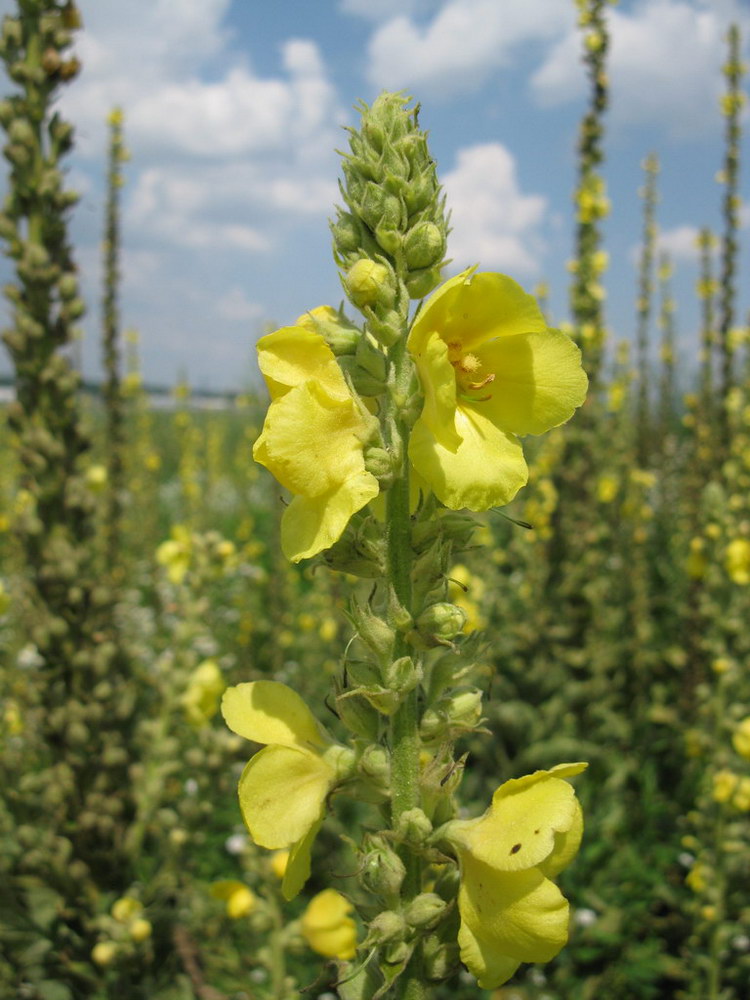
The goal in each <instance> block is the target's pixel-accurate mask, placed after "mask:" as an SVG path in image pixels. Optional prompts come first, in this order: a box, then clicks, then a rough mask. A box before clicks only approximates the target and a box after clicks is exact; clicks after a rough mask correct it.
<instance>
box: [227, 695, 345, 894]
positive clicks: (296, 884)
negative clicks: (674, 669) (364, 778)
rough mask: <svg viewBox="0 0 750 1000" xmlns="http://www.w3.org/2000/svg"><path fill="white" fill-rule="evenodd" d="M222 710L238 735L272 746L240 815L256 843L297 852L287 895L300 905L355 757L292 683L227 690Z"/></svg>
mask: <svg viewBox="0 0 750 1000" xmlns="http://www.w3.org/2000/svg"><path fill="white" fill-rule="evenodd" d="M221 711H222V714H223V716H224V720H225V722H226V724H227V725H228V726H229V728H230V729H231V730H232V731H233V732H235V733H237V734H238V735H239V736H243V737H244V738H245V739H247V740H252V741H253V742H254V743H265V744H266V746H265V747H264V749H263V750H261V751H259V752H258V753H257V754H255V756H254V757H253V758H252V760H251V761H250V762H249V763H248V764H247V765H246V766H245V770H244V771H243V772H242V777H241V778H240V784H239V797H240V809H241V811H242V817H243V819H244V820H245V825H246V826H247V828H248V830H249V831H250V836H251V837H252V838H253V840H254V841H255V843H256V844H258V845H259V846H260V847H268V848H271V849H272V850H276V849H278V848H285V847H288V848H290V855H289V860H288V863H287V865H286V870H285V872H284V880H283V883H282V892H283V894H284V896H285V898H286V899H293V898H294V897H295V896H296V895H297V893H298V892H299V891H300V889H301V888H302V886H303V885H304V884H305V882H306V881H307V879H308V877H309V875H310V852H311V850H312V845H313V841H314V840H315V837H316V836H317V833H318V830H319V829H320V827H321V824H322V822H323V817H324V815H325V811H326V799H327V797H328V795H329V793H330V792H331V791H332V790H333V789H334V788H335V786H336V785H337V784H339V783H340V782H342V781H343V780H345V779H346V777H348V775H349V774H350V772H351V770H352V767H353V764H354V752H353V751H352V750H349V749H347V748H346V747H342V746H339V745H338V744H336V743H334V742H333V740H332V739H331V738H330V736H329V735H328V734H327V733H326V731H325V730H324V729H323V727H322V726H321V725H320V724H319V723H318V721H317V720H316V719H315V717H314V716H313V714H312V712H311V711H310V709H309V708H308V707H307V705H306V704H305V703H304V701H302V699H301V698H300V696H299V695H298V694H297V693H296V691H293V690H292V689H291V688H290V687H287V686H286V684H279V683H277V682H276V681H253V682H251V683H247V684H237V685H236V686H234V687H230V688H227V690H226V691H225V692H224V697H223V699H222V703H221ZM279 789H284V794H283V795H279Z"/></svg>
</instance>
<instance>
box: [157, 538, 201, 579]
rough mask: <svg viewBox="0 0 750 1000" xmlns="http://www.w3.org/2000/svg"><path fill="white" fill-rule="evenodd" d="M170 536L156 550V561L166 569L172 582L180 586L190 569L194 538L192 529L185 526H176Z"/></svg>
mask: <svg viewBox="0 0 750 1000" xmlns="http://www.w3.org/2000/svg"><path fill="white" fill-rule="evenodd" d="M170 535H171V537H170V538H169V539H168V540H167V541H166V542H162V543H161V545H160V546H159V547H158V549H157V550H156V561H157V562H158V563H159V565H160V566H164V567H165V569H166V571H167V576H168V577H169V580H170V582H171V583H173V584H175V585H176V586H179V584H181V583H182V581H183V580H184V579H185V575H186V574H187V571H188V569H190V559H191V557H192V554H193V537H192V534H191V533H190V529H189V528H186V527H185V525H184V524H175V525H174V526H173V527H172V530H171V531H170Z"/></svg>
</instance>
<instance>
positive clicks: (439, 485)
mask: <svg viewBox="0 0 750 1000" xmlns="http://www.w3.org/2000/svg"><path fill="white" fill-rule="evenodd" d="M456 430H457V432H458V434H459V435H460V437H461V443H460V444H459V445H458V446H457V447H456V448H455V449H454V450H451V449H450V448H447V447H445V445H443V444H442V443H441V442H439V441H438V440H437V439H436V438H435V436H434V434H433V433H432V431H431V430H430V429H429V427H428V426H427V424H426V423H425V421H424V420H423V419H422V418H421V417H420V418H419V419H418V420H417V422H416V424H415V425H414V430H413V431H412V435H411V439H410V441H409V458H410V459H411V462H412V465H413V466H414V468H415V469H416V471H417V472H418V473H419V475H420V476H421V477H422V478H423V479H424V480H425V482H426V483H427V484H428V485H429V487H430V488H431V489H432V491H433V492H434V493H435V495H436V496H437V498H438V499H439V500H440V501H441V502H442V503H444V504H445V506H446V507H450V508H451V509H452V510H460V509H461V508H464V507H466V508H468V509H469V510H489V508H490V507H500V506H503V505H504V504H507V503H510V501H511V500H512V499H513V497H514V496H515V495H516V493H517V492H518V491H519V489H520V488H521V487H522V486H523V485H524V484H525V483H526V481H527V479H528V469H527V467H526V462H525V460H524V457H523V451H522V449H521V445H520V443H519V441H518V440H517V439H516V438H515V437H513V435H510V434H506V433H505V432H504V431H501V430H499V429H498V428H497V427H495V425H494V424H493V423H491V422H490V421H489V420H488V419H487V418H486V417H485V416H483V414H481V413H479V412H478V411H477V410H476V409H470V408H468V407H466V408H465V407H463V406H459V408H458V409H457V410H456Z"/></svg>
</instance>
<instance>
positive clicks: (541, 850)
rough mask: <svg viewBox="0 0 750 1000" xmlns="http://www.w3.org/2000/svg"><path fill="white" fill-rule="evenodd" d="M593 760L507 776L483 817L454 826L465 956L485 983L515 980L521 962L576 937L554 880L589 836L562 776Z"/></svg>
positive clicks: (450, 835)
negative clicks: (571, 935) (570, 933)
mask: <svg viewBox="0 0 750 1000" xmlns="http://www.w3.org/2000/svg"><path fill="white" fill-rule="evenodd" d="M585 767H586V764H584V763H576V764H558V765H557V766H556V767H553V768H552V769H551V770H549V771H535V772H534V774H529V775H526V776H525V777H523V778H516V779H513V780H512V781H506V782H505V783H504V784H502V785H501V786H500V787H499V788H498V789H497V791H496V792H495V794H494V796H493V798H492V805H491V806H490V808H489V809H488V810H487V812H485V814H484V815H483V816H480V817H478V818H477V819H473V820H454V821H453V822H451V823H449V824H448V826H447V829H446V832H445V836H446V838H447V839H448V840H450V841H452V842H453V844H454V845H455V847H456V849H457V853H458V860H459V864H460V867H461V886H460V889H459V893H458V908H459V913H460V915H461V927H460V929H459V932H458V943H459V945H460V947H461V960H462V961H463V962H464V963H465V964H466V966H467V967H468V968H469V970H470V971H471V972H473V973H474V975H475V976H476V977H477V979H478V980H479V985H480V986H481V987H482V988H483V989H494V988H495V987H496V986H500V985H502V983H505V982H507V981H508V979H510V977H511V976H512V975H513V973H514V972H515V971H516V969H517V968H518V966H519V965H520V964H521V962H548V961H549V960H550V959H552V958H554V957H555V955H556V954H557V953H558V952H559V951H560V949H561V948H562V947H563V945H564V944H565V943H566V942H567V940H568V910H569V907H568V901H567V900H566V899H565V897H564V896H563V895H562V893H561V892H560V890H559V889H558V888H557V886H556V885H555V884H554V883H553V882H552V881H550V879H551V878H552V877H553V876H555V875H557V874H558V873H559V872H560V871H562V869H563V868H565V866H566V865H567V864H568V863H569V862H570V861H571V860H572V858H573V857H574V855H575V853H576V851H577V850H578V847H579V844H580V842H581V835H582V833H583V817H582V814H581V807H580V805H579V803H578V800H577V799H576V797H575V792H574V791H573V788H572V787H571V785H570V784H569V783H568V782H567V781H564V780H562V779H564V778H570V777H572V776H573V775H575V774H580V772H581V771H583V770H584V768H585Z"/></svg>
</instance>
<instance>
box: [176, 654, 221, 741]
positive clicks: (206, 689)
mask: <svg viewBox="0 0 750 1000" xmlns="http://www.w3.org/2000/svg"><path fill="white" fill-rule="evenodd" d="M225 688H226V684H225V683H224V678H223V677H222V674H221V670H220V669H219V665H218V663H217V662H216V660H211V659H209V660H204V661H203V662H202V663H200V664H199V665H198V666H197V667H196V668H195V670H194V671H193V673H192V674H191V675H190V680H189V681H188V686H187V688H186V690H185V692H184V694H183V696H182V704H183V707H184V709H185V715H186V716H187V719H188V722H192V723H193V725H194V726H202V725H203V724H204V723H206V722H208V721H209V720H210V719H212V718H213V717H214V715H216V711H217V709H218V707H219V698H220V697H221V695H222V694H223V693H224V689H225Z"/></svg>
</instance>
